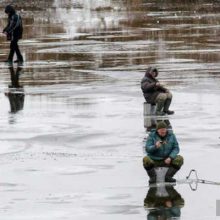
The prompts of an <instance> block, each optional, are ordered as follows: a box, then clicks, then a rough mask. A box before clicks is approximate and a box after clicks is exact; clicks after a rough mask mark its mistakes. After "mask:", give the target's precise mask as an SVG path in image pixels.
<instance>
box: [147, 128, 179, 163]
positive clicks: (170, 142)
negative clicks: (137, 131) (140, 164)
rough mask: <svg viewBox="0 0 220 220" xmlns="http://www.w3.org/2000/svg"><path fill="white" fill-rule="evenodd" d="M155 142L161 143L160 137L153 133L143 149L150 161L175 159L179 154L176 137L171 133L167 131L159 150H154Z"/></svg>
mask: <svg viewBox="0 0 220 220" xmlns="http://www.w3.org/2000/svg"><path fill="white" fill-rule="evenodd" d="M157 141H161V138H160V136H159V135H158V134H157V132H156V131H153V132H151V133H150V134H149V136H148V138H147V141H146V145H145V149H146V152H147V154H148V156H149V157H150V158H151V159H152V160H164V159H166V158H167V157H170V158H172V159H175V158H176V156H177V154H178V153H179V151H180V149H179V144H178V142H177V140H176V136H175V135H174V134H173V132H171V131H168V133H167V136H166V138H165V139H164V142H165V143H164V144H162V146H161V147H160V148H156V146H155V144H156V142H157Z"/></svg>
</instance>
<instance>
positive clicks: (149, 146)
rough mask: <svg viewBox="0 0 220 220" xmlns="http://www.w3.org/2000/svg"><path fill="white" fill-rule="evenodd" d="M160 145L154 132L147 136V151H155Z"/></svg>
mask: <svg viewBox="0 0 220 220" xmlns="http://www.w3.org/2000/svg"><path fill="white" fill-rule="evenodd" d="M157 149H158V147H157V146H156V144H155V141H154V138H153V136H152V134H150V135H149V136H148V138H147V141H146V145H145V150H146V152H147V153H153V152H154V151H156V150H157Z"/></svg>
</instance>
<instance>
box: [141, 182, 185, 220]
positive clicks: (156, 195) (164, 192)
mask: <svg viewBox="0 0 220 220" xmlns="http://www.w3.org/2000/svg"><path fill="white" fill-rule="evenodd" d="M144 206H145V208H146V209H147V210H148V215H147V219H148V220H168V219H173V218H175V219H180V216H181V208H182V207H183V206H184V199H183V198H182V197H181V195H180V194H179V193H178V192H177V191H176V190H175V189H174V187H173V186H171V185H170V186H160V187H150V188H149V190H148V193H147V196H146V198H145V199H144Z"/></svg>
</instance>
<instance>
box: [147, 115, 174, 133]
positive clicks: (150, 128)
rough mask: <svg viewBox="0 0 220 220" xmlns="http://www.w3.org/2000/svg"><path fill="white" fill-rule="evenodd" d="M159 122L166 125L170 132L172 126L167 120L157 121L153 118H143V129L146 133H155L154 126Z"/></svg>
mask: <svg viewBox="0 0 220 220" xmlns="http://www.w3.org/2000/svg"><path fill="white" fill-rule="evenodd" d="M160 121H163V122H165V123H166V125H167V129H168V130H172V125H171V123H170V121H169V120H168V119H165V120H158V119H156V118H154V117H151V118H145V119H144V127H145V128H146V132H150V131H155V130H156V126H157V124H158V123H159V122H160Z"/></svg>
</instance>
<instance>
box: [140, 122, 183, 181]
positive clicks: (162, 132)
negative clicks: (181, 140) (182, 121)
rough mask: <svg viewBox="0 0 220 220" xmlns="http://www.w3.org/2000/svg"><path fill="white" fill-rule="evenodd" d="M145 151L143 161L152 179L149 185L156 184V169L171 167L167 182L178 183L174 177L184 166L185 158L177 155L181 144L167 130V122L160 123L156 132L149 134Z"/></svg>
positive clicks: (166, 177) (167, 174)
mask: <svg viewBox="0 0 220 220" xmlns="http://www.w3.org/2000/svg"><path fill="white" fill-rule="evenodd" d="M145 149H146V152H147V156H145V157H144V159H143V165H144V168H145V170H146V171H147V174H148V175H149V177H150V180H149V183H150V184H151V183H155V182H156V172H155V169H154V168H155V167H169V169H168V171H167V173H166V175H165V181H166V182H176V180H175V179H174V178H173V176H174V175H175V173H176V172H177V171H178V170H179V169H180V167H181V166H182V165H183V157H182V156H180V155H177V154H178V153H179V144H178V142H177V140H176V136H175V135H174V134H173V132H172V131H169V130H167V125H166V123H165V122H163V121H161V122H159V123H158V124H157V126H156V131H152V132H151V133H150V134H149V136H148V138H147V141H146V145H145Z"/></svg>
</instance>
